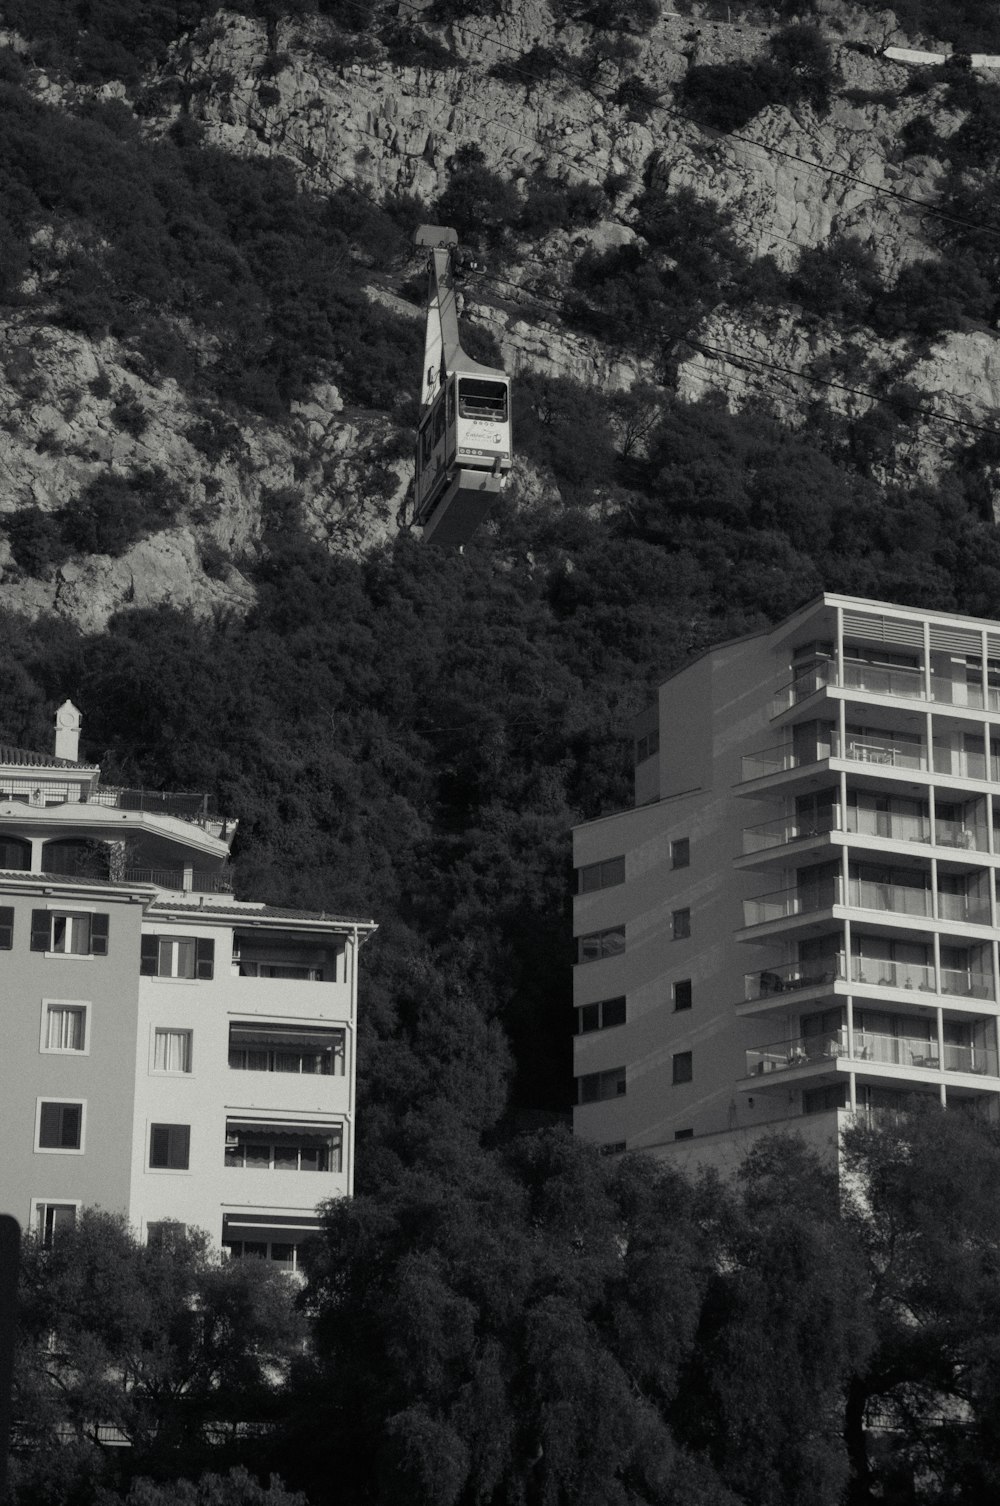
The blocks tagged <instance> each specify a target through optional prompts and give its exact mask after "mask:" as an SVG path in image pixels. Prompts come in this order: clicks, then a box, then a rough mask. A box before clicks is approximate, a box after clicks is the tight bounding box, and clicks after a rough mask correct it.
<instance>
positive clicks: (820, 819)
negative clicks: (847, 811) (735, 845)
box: [743, 806, 840, 856]
mask: <svg viewBox="0 0 1000 1506" xmlns="http://www.w3.org/2000/svg"><path fill="white" fill-rule="evenodd" d="M839 828H840V813H839V810H838V808H837V807H836V806H831V807H830V808H829V810H828V811H825V810H824V811H815V812H813V814H812V815H809V816H779V817H778V818H777V819H776V820H773V821H762V822H761V823H760V825H759V826H745V827H744V828H743V854H744V856H748V855H749V854H750V853H754V852H766V851H767V850H768V849H769V848H771V847H784V846H785V845H786V843H788V842H798V841H801V840H802V839H803V838H805V837H821V836H825V835H826V833H827V832H831V831H837V830H839Z"/></svg>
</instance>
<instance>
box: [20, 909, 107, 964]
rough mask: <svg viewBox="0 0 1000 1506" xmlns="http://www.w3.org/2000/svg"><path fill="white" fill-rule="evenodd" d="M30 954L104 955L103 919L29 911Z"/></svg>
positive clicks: (77, 914) (81, 915) (81, 914)
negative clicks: (31, 952)
mask: <svg viewBox="0 0 1000 1506" xmlns="http://www.w3.org/2000/svg"><path fill="white" fill-rule="evenodd" d="M31 950H32V951H33V952H56V953H58V954H59V955H61V956H66V957H106V956H107V955H108V917H107V915H97V914H86V913H78V912H76V911H66V910H32V912H31Z"/></svg>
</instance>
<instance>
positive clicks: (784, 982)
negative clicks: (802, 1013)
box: [744, 955, 844, 1002]
mask: <svg viewBox="0 0 1000 1506" xmlns="http://www.w3.org/2000/svg"><path fill="white" fill-rule="evenodd" d="M843 977H844V965H843V958H842V957H841V956H839V955H835V956H832V957H827V958H822V959H820V960H818V961H816V962H788V963H784V964H778V965H777V966H775V967H765V968H763V969H762V970H761V971H760V972H755V973H747V974H746V976H745V979H744V982H745V985H746V987H745V996H746V999H747V1001H748V1002H752V1001H754V1000H755V999H769V998H772V997H774V996H775V995H777V994H789V993H798V992H800V991H801V990H802V989H805V988H821V987H823V986H825V985H827V984H830V983H835V982H837V981H838V980H839V979H842V978H843Z"/></svg>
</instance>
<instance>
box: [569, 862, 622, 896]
mask: <svg viewBox="0 0 1000 1506" xmlns="http://www.w3.org/2000/svg"><path fill="white" fill-rule="evenodd" d="M576 873H577V880H576V883H577V893H578V894H592V893H593V892H594V890H595V889H612V888H614V886H615V885H616V884H624V882H625V859H624V857H618V858H605V859H604V861H603V862H600V863H587V864H586V865H585V866H584V867H583V868H578V869H577V870H576Z"/></svg>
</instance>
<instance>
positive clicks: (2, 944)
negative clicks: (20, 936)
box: [0, 905, 14, 952]
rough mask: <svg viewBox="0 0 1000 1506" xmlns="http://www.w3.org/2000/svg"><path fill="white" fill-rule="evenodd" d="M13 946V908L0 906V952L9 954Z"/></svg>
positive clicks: (11, 906)
mask: <svg viewBox="0 0 1000 1506" xmlns="http://www.w3.org/2000/svg"><path fill="white" fill-rule="evenodd" d="M13 945H14V907H13V905H0V951H3V952H9V951H10V949H11V947H12V946H13Z"/></svg>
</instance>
